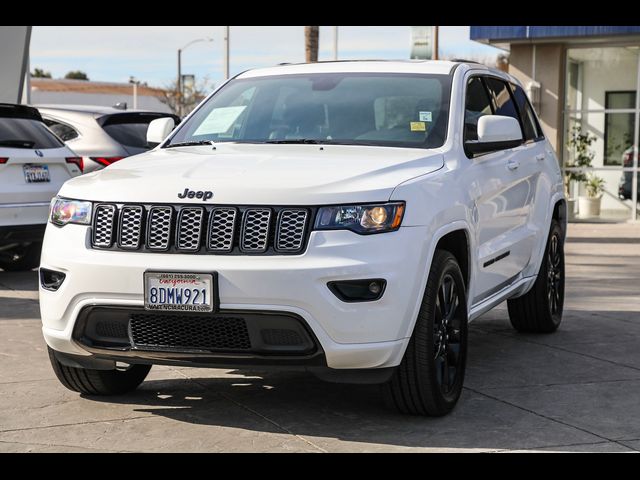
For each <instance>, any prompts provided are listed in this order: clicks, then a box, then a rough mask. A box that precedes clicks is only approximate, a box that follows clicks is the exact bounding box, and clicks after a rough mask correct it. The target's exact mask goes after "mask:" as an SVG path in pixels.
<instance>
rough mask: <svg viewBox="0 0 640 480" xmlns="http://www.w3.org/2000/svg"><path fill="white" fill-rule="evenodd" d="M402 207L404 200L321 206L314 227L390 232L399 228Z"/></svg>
mask: <svg viewBox="0 0 640 480" xmlns="http://www.w3.org/2000/svg"><path fill="white" fill-rule="evenodd" d="M404 208H405V204H404V202H393V203H381V204H378V205H346V206H338V207H322V208H320V209H319V210H318V216H317V217H316V225H315V229H316V230H351V231H352V232H356V233H360V234H370V233H383V232H392V231H394V230H397V229H398V228H400V225H401V224H402V217H403V215H404Z"/></svg>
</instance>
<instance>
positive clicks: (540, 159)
mask: <svg viewBox="0 0 640 480" xmlns="http://www.w3.org/2000/svg"><path fill="white" fill-rule="evenodd" d="M546 158H547V156H546V155H545V154H544V153H541V154H540V155H536V160H537V161H539V162H544V161H545V159H546Z"/></svg>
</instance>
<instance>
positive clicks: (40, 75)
mask: <svg viewBox="0 0 640 480" xmlns="http://www.w3.org/2000/svg"><path fill="white" fill-rule="evenodd" d="M31 76H32V77H33V78H51V72H45V71H44V70H43V69H41V68H35V69H34V70H33V72H31Z"/></svg>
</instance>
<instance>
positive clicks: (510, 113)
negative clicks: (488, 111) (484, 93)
mask: <svg viewBox="0 0 640 480" xmlns="http://www.w3.org/2000/svg"><path fill="white" fill-rule="evenodd" d="M485 80H486V82H487V87H488V88H489V91H490V92H491V95H492V96H493V100H494V102H495V106H496V111H495V114H496V115H503V116H505V117H511V118H515V119H516V120H518V123H520V116H519V115H518V110H517V109H516V105H515V102H514V101H513V98H512V97H511V89H510V88H509V86H508V85H507V83H506V82H503V81H502V80H498V79H497V78H493V77H487V78H486V79H485Z"/></svg>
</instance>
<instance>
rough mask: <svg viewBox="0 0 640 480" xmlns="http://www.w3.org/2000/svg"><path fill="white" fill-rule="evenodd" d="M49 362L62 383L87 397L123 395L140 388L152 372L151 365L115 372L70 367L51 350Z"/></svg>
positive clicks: (131, 367)
mask: <svg viewBox="0 0 640 480" xmlns="http://www.w3.org/2000/svg"><path fill="white" fill-rule="evenodd" d="M49 360H50V361H51V366H52V367H53V371H54V372H55V374H56V377H58V380H60V383H62V385H64V386H65V387H67V388H68V389H69V390H71V391H73V392H78V393H83V394H85V395H97V396H108V395H122V394H124V393H129V392H132V391H133V390H135V389H136V388H138V386H139V385H140V384H141V383H142V382H143V381H144V379H145V378H146V377H147V374H148V373H149V370H151V366H150V365H130V366H129V367H128V368H122V369H119V368H116V369H115V370H92V369H87V368H75V367H68V366H66V365H64V364H63V363H61V362H60V361H59V360H58V359H57V358H56V355H55V352H54V351H53V350H52V349H51V348H49Z"/></svg>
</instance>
